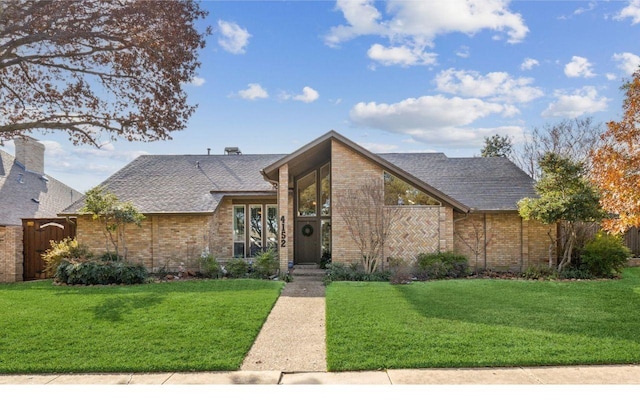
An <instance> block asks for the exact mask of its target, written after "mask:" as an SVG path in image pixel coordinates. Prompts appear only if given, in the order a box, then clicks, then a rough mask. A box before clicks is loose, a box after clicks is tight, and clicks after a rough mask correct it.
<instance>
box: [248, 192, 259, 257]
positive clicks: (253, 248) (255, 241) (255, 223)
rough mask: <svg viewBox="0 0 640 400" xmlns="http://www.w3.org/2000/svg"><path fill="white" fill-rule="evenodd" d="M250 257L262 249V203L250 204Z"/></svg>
mask: <svg viewBox="0 0 640 400" xmlns="http://www.w3.org/2000/svg"><path fill="white" fill-rule="evenodd" d="M249 223H250V224H251V230H250V231H249V257H254V256H255V255H256V254H258V253H259V252H260V251H262V205H257V206H249Z"/></svg>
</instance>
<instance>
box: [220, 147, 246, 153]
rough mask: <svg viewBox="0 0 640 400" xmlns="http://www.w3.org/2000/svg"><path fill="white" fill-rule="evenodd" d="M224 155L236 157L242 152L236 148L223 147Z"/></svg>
mask: <svg viewBox="0 0 640 400" xmlns="http://www.w3.org/2000/svg"><path fill="white" fill-rule="evenodd" d="M224 154H236V155H238V154H242V152H241V151H240V149H239V148H237V147H225V148H224Z"/></svg>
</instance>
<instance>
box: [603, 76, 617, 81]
mask: <svg viewBox="0 0 640 400" xmlns="http://www.w3.org/2000/svg"><path fill="white" fill-rule="evenodd" d="M605 77H606V78H607V80H609V81H613V80H616V79H618V77H617V76H616V74H605Z"/></svg>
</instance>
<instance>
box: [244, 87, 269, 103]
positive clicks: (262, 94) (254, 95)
mask: <svg viewBox="0 0 640 400" xmlns="http://www.w3.org/2000/svg"><path fill="white" fill-rule="evenodd" d="M238 96H240V97H241V98H243V99H245V100H256V99H266V98H268V97H269V93H267V91H266V90H265V89H264V88H263V87H262V86H260V84H258V83H250V84H249V87H248V88H247V89H244V90H240V91H239V92H238Z"/></svg>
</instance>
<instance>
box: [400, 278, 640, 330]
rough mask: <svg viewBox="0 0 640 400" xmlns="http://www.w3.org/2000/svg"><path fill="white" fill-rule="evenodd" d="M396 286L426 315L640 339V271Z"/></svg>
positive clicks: (446, 318) (492, 324)
mask: <svg viewBox="0 0 640 400" xmlns="http://www.w3.org/2000/svg"><path fill="white" fill-rule="evenodd" d="M395 288H396V290H398V291H399V293H401V295H402V296H403V297H404V298H405V299H406V300H407V302H408V303H409V304H411V305H412V306H413V308H414V309H415V311H416V312H418V313H419V314H420V315H422V316H423V317H425V318H437V319H443V320H451V321H459V322H465V323H474V324H483V325H488V326H494V327H501V326H504V327H512V328H522V329H530V330H532V331H545V332H549V333H553V334H562V335H575V336H577V337H578V336H589V337H595V338H605V339H620V340H626V341H630V342H635V343H640V335H638V332H640V313H638V310H639V309H640V269H637V270H635V271H626V272H625V276H624V278H623V279H621V280H612V281H593V282H589V281H581V282H538V281H506V280H504V281H503V280H488V279H487V280H459V281H434V282H427V283H416V284H412V285H403V286H395Z"/></svg>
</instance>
